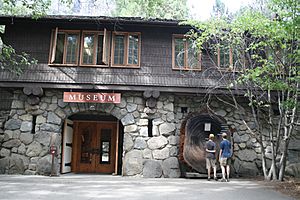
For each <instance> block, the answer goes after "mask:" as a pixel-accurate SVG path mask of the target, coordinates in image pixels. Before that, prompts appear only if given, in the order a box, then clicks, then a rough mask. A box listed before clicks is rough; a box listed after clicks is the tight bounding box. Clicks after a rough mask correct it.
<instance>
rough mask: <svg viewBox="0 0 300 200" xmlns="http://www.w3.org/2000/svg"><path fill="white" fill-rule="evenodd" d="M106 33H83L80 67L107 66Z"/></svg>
mask: <svg viewBox="0 0 300 200" xmlns="http://www.w3.org/2000/svg"><path fill="white" fill-rule="evenodd" d="M108 52H109V35H108V34H107V31H106V30H104V31H103V32H102V31H101V32H99V31H83V32H82V39H81V53H80V65H81V66H94V65H107V64H108V60H109V54H108Z"/></svg>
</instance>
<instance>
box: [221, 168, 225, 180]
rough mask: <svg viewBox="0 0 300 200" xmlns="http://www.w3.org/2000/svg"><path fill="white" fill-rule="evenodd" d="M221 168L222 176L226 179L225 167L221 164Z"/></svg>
mask: <svg viewBox="0 0 300 200" xmlns="http://www.w3.org/2000/svg"><path fill="white" fill-rule="evenodd" d="M221 170H222V178H223V179H225V167H224V166H223V165H221Z"/></svg>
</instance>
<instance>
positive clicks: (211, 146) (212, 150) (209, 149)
mask: <svg viewBox="0 0 300 200" xmlns="http://www.w3.org/2000/svg"><path fill="white" fill-rule="evenodd" d="M214 137H215V136H214V134H209V137H208V141H207V142H206V149H205V150H206V169H207V180H209V181H210V179H211V178H210V173H211V168H213V171H214V179H215V180H216V181H217V180H218V179H217V167H216V156H215V154H216V143H214V141H213V139H214Z"/></svg>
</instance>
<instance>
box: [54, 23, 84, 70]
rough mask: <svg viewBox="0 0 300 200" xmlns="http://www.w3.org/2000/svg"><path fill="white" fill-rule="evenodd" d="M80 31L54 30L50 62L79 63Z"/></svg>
mask: <svg viewBox="0 0 300 200" xmlns="http://www.w3.org/2000/svg"><path fill="white" fill-rule="evenodd" d="M79 35H80V31H67V30H58V28H56V29H55V31H53V32H52V42H51V51H50V64H54V65H55V64H58V65H59V64H65V65H77V64H78V53H79V40H80V38H79Z"/></svg>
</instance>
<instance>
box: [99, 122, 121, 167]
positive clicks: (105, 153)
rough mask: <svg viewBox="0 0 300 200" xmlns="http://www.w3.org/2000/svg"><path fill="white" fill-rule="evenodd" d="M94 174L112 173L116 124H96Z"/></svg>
mask: <svg viewBox="0 0 300 200" xmlns="http://www.w3.org/2000/svg"><path fill="white" fill-rule="evenodd" d="M97 148H98V149H99V154H97V158H96V172H102V173H113V172H114V171H115V160H116V159H115V155H116V124H104V125H103V124H98V134H97Z"/></svg>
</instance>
